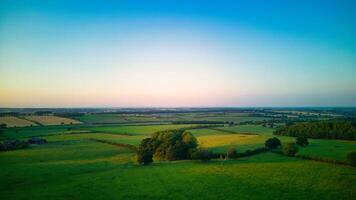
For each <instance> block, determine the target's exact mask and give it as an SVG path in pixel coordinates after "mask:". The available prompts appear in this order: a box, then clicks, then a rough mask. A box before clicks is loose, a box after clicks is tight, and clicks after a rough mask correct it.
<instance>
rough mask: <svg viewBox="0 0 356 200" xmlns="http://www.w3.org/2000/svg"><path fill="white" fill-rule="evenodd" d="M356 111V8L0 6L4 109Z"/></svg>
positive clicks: (308, 4) (40, 0)
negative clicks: (334, 108)
mask: <svg viewBox="0 0 356 200" xmlns="http://www.w3.org/2000/svg"><path fill="white" fill-rule="evenodd" d="M224 106H229V107H233V106H236V107H246V106H248V107H251V106H252V107H253V106H258V107H264V106H268V107H269V106H356V1H352V0H351V1H346V0H335V1H328V0H324V1H321V0H320V1H315V0H308V1H304V0H298V1H293V0H291V1H284V0H280V1H276V0H271V1H262V0H261V1H256V0H250V1H247V0H246V1H238V0H236V1H224V0H219V1H208V0H205V1H197V0H196V1H194V0H190V1H184V0H181V1H178V0H177V1H171V0H165V1H135V0H130V1H120V0H118V1H107V0H100V1H99V0H97V1H94V0H85V1H84V0H78V1H68V0H61V1H56V0H51V1H47V0H32V1H27V0H23V1H15V0H10V1H8V0H1V1H0V107H224Z"/></svg>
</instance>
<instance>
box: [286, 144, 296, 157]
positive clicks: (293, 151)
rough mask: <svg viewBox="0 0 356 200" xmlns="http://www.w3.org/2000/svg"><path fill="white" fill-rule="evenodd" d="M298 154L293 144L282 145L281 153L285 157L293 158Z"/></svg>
mask: <svg viewBox="0 0 356 200" xmlns="http://www.w3.org/2000/svg"><path fill="white" fill-rule="evenodd" d="M297 152H298V147H297V145H296V144H295V143H294V142H290V143H287V144H285V145H283V153H284V155H286V156H295V154H296V153H297Z"/></svg>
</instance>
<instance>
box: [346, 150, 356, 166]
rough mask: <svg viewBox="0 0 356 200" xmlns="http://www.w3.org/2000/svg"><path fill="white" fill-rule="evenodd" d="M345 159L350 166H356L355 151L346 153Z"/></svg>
mask: <svg viewBox="0 0 356 200" xmlns="http://www.w3.org/2000/svg"><path fill="white" fill-rule="evenodd" d="M346 159H347V162H348V163H349V164H350V165H351V166H353V167H356V151H353V152H350V153H348V154H347V157H346Z"/></svg>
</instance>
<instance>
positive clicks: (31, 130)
mask: <svg viewBox="0 0 356 200" xmlns="http://www.w3.org/2000/svg"><path fill="white" fill-rule="evenodd" d="M80 126H81V125H72V126H66V125H59V126H35V127H23V128H8V129H5V131H4V133H3V134H1V135H0V138H1V139H8V138H17V139H24V138H28V137H33V136H42V135H53V134H64V133H68V132H69V131H68V128H69V127H80Z"/></svg>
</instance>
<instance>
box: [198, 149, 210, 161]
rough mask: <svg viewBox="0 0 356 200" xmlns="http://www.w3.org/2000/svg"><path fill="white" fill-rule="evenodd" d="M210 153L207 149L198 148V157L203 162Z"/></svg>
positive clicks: (208, 158) (207, 159)
mask: <svg viewBox="0 0 356 200" xmlns="http://www.w3.org/2000/svg"><path fill="white" fill-rule="evenodd" d="M211 157H212V153H211V152H210V151H209V150H208V149H201V150H199V159H200V160H201V161H203V162H207V161H209V160H210V159H211Z"/></svg>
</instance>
